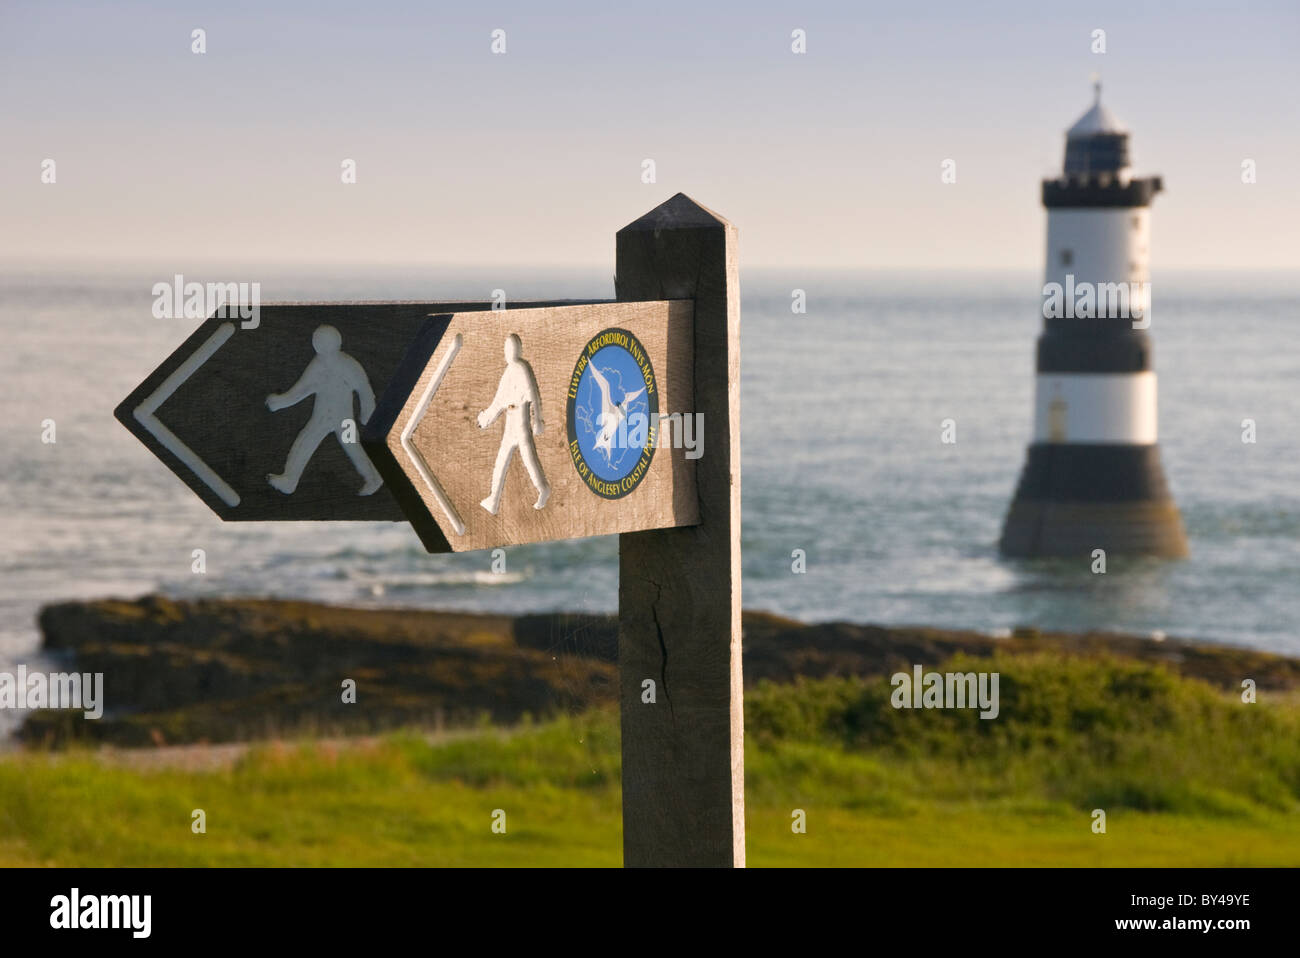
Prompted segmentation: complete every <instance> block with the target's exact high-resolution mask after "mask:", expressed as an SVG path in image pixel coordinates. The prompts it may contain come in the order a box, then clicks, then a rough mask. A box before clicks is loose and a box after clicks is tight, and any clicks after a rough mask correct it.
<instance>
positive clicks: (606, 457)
mask: <svg viewBox="0 0 1300 958" xmlns="http://www.w3.org/2000/svg"><path fill="white" fill-rule="evenodd" d="M658 420H659V384H658V381H657V380H656V379H655V373H654V368H653V367H652V366H651V365H650V356H649V354H648V353H647V352H646V351H645V347H643V346H642V345H641V343H640V341H639V340H638V339H637V338H636V337H635V336H633V335H632V334H631V333H629V332H628V331H627V330H626V329H605V330H602V331H601V332H599V333H597V334H596V335H595V336H593V337H592V338H591V341H590V342H589V343H587V345H586V346H585V347H584V348H583V350H582V353H581V355H579V356H578V364H577V365H576V366H574V368H573V377H572V378H571V379H570V380H569V410H568V421H569V454H570V455H571V456H572V457H573V465H574V468H575V469H577V470H578V475H580V476H581V477H582V481H583V482H585V483H586V484H587V488H588V489H590V490H591V491H592V492H594V493H595V494H596V495H598V496H601V497H603V498H605V499H619V498H621V497H623V496H626V495H627V494H628V493H629V492H631V491H632V490H633V489H635V488H636V487H637V486H638V485H639V484H640V482H641V480H642V479H644V478H645V474H646V472H647V471H649V469H650V460H651V459H653V458H654V454H655V445H656V440H657V439H658V431H659V421H658Z"/></svg>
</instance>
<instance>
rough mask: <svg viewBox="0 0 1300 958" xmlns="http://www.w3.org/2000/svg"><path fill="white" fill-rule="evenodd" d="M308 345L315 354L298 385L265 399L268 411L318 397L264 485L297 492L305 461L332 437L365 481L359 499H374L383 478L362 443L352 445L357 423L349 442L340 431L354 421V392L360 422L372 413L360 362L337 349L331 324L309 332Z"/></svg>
mask: <svg viewBox="0 0 1300 958" xmlns="http://www.w3.org/2000/svg"><path fill="white" fill-rule="evenodd" d="M311 344H312V346H313V347H314V348H315V350H316V355H315V356H314V357H313V358H312V361H311V362H310V363H308V364H307V368H306V369H305V370H303V374H302V376H301V377H299V379H298V381H297V382H296V383H294V384H293V385H292V386H290V387H289V389H288V391H287V392H282V393H272V394H271V395H269V396H267V397H266V407H267V408H268V409H270V410H271V412H278V411H279V410H281V409H286V408H288V407H289V406H292V405H294V404H295V403H299V402H302V400H304V399H306V398H307V397H308V396H315V397H316V398H315V400H314V401H313V403H312V410H311V418H310V419H309V420H307V425H305V426H303V427H302V431H301V432H299V433H298V438H297V439H295V440H294V441H293V446H292V447H291V448H290V449H289V458H288V459H286V460H285V463H284V471H283V472H281V473H279V474H274V473H273V474H271V475H268V476H267V477H266V479H267V482H269V483H270V484H271V485H272V486H274V487H275V488H276V489H278V490H280V491H281V492H283V493H284V494H285V495H286V496H287V495H291V494H292V493H293V491H294V490H295V489H297V488H298V481H299V480H300V479H301V478H302V471H303V470H304V469H306V468H307V463H308V462H309V461H310V460H311V457H312V455H313V454H314V453H315V452H316V450H317V448H318V447H319V446H320V444H321V442H323V441H324V439H325V437H326V436H328V435H329V434H330V433H334V435H335V436H336V437H337V438H338V441H339V445H341V446H342V447H343V451H344V452H345V453H347V456H348V458H349V459H350V460H352V465H353V466H354V467H355V468H356V470H357V472H359V473H360V474H361V478H362V479H364V480H365V483H364V485H362V487H361V490H360V491H359V492H358V493H357V495H359V496H369V495H372V494H373V493H375V492H376V491H378V489H379V487H380V486H382V485H383V484H384V480H383V478H382V477H381V476H380V475H379V470H377V469H376V468H375V466H374V464H373V463H372V462H371V461H370V459H369V458H368V457H367V456H366V454H365V452H364V451H363V450H362V448H361V444H360V443H358V442H357V441H356V435H355V433H356V425H355V424H353V430H352V431H353V436H352V441H350V442H349V441H347V440H345V439H344V437H343V429H344V422H345V421H348V420H351V419H352V396H353V394H354V393H355V394H356V397H357V399H358V400H359V401H360V403H361V418H360V422H362V423H364V422H366V420H368V419H369V418H370V415H371V413H373V412H374V411H375V391H374V390H373V389H371V388H370V380H369V378H368V377H367V376H366V371H365V369H363V368H362V366H361V364H360V363H359V362H357V361H356V360H355V359H353V358H352V357H351V356H349V355H348V354H347V353H345V352H343V350H342V349H341V348H340V347H341V346H342V345H343V337H342V336H340V335H339V331H338V330H337V329H335V328H334V327H333V326H317V327H316V331H315V332H314V333H312V334H311Z"/></svg>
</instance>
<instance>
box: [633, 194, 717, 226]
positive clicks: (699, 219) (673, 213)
mask: <svg viewBox="0 0 1300 958" xmlns="http://www.w3.org/2000/svg"><path fill="white" fill-rule="evenodd" d="M717 226H723V227H729V226H731V223H729V222H728V221H727V220H726V219H724V218H723V217H721V216H719V215H718V214H717V213H715V212H713V210H711V209H708V208H707V207H704V206H701V205H700V204H699V203H697V202H695V201H694V200H693V199H691V198H690V197H689V196H687V195H686V194H685V193H678V194H676V195H675V196H672V197H670V198H669V199H667V200H665V201H664V202H662V203H660V204H659V205H658V206H656V207H655V208H654V209H652V210H651V211H650V212H649V213H646V214H645V215H644V216H642V217H640V218H639V219H636V220H633V221H632V222H631V223H628V224H627V226H624V227H623V228H622V229H621V230H619V232H620V233H629V232H644V231H649V230H662V229H679V230H680V229H707V228H709V227H717Z"/></svg>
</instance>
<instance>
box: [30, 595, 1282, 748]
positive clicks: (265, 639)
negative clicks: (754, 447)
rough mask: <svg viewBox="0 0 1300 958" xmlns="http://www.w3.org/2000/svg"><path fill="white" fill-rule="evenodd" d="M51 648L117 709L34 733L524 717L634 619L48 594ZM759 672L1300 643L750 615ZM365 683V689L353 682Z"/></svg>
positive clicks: (1263, 661) (177, 732) (1254, 662)
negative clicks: (345, 687) (345, 688)
mask: <svg viewBox="0 0 1300 958" xmlns="http://www.w3.org/2000/svg"><path fill="white" fill-rule="evenodd" d="M40 626H41V630H42V633H43V634H44V638H45V648H46V650H47V651H49V652H51V653H54V654H56V655H57V656H58V657H60V658H61V659H63V660H65V661H66V662H67V664H66V665H64V666H62V667H63V668H66V669H69V670H71V669H75V670H76V671H79V672H103V673H104V677H105V678H104V683H105V704H106V712H105V715H104V717H103V718H102V719H100V720H98V721H86V720H84V719H83V718H82V717H81V713H79V712H53V711H48V712H37V713H34V714H33V715H32V716H31V717H30V718H29V719H28V720H27V722H26V723H25V724H24V726H23V728H22V730H21V732H20V736H21V738H22V739H24V740H25V741H27V742H32V743H46V744H52V745H54V744H63V743H66V742H68V741H72V740H80V741H90V742H112V743H115V744H118V745H148V744H164V743H165V744H177V743H183V742H195V741H209V742H222V741H237V740H243V739H252V738H262V737H268V736H286V735H295V734H302V733H312V734H321V735H324V734H330V735H334V734H360V733H368V732H375V731H380V730H383V729H390V728H395V727H401V726H420V727H426V728H428V727H441V726H456V725H467V724H472V723H475V722H479V721H484V720H488V721H491V722H494V723H499V724H513V723H516V722H519V721H521V720H523V719H524V718H525V717H526V716H531V717H534V718H545V717H547V716H550V715H554V714H557V713H562V712H573V711H580V710H583V709H586V708H590V707H592V706H596V705H602V704H610V703H613V702H614V700H615V697H616V695H617V689H618V676H617V653H618V632H617V622H616V620H615V619H614V618H613V617H612V616H593V615H579V614H563V613H556V614H544V615H524V616H518V617H513V616H505V615H481V614H470V613H456V612H429V611H420V610H408V609H355V608H343V607H336V606H327V605H320V604H316V603H310V602H295V601H280V600H270V599H198V600H192V601H174V600H171V599H166V598H162V597H158V596H148V597H145V598H143V599H139V600H134V601H120V600H102V601H94V602H68V603H60V604H57V605H51V606H47V607H46V608H45V609H43V610H42V611H41V615H40ZM744 632H745V634H744V644H745V682H746V685H747V686H750V685H753V684H755V683H757V682H760V681H764V680H766V681H771V682H790V681H793V680H794V679H795V678H797V677H799V676H808V677H813V678H822V677H827V676H870V675H888V674H892V673H893V672H896V671H904V670H910V669H911V667H912V666H913V665H914V664H922V665H926V666H934V665H938V664H939V663H941V662H942V661H944V660H945V659H947V658H949V657H950V656H952V655H954V654H956V653H965V654H967V655H974V656H986V655H989V654H990V653H991V652H992V651H993V650H994V649H1004V650H1007V651H1010V652H1013V653H1021V652H1024V653H1033V652H1046V651H1051V652H1054V653H1056V654H1068V655H1084V656H1099V655H1114V656H1123V657H1128V658H1136V659H1141V660H1144V661H1153V662H1162V663H1165V664H1166V665H1167V666H1169V667H1170V668H1172V669H1174V670H1176V671H1178V672H1180V673H1182V674H1184V675H1188V676H1192V677H1195V678H1199V679H1202V680H1204V681H1207V682H1209V683H1211V684H1213V685H1217V686H1219V687H1221V688H1225V689H1227V688H1231V689H1236V688H1239V687H1240V683H1241V680H1242V679H1243V678H1251V679H1254V680H1255V682H1256V684H1257V685H1258V687H1259V688H1260V689H1263V690H1268V689H1291V688H1296V687H1298V686H1300V660H1296V659H1288V658H1284V657H1282V656H1276V655H1270V654H1268V653H1264V652H1255V651H1251V650H1246V649H1237V648H1230V647H1225V646H1215V645H1208V644H1201V643H1192V642H1185V641H1180V640H1175V639H1169V640H1165V641H1162V642H1155V641H1152V640H1151V639H1149V638H1146V637H1141V636H1123V635H1102V634H1084V635H1071V634H1054V633H1046V632H1044V633H1039V632H1037V631H1026V632H1025V633H1023V635H1018V637H1015V638H1009V639H994V638H990V637H989V636H986V635H982V634H980V633H976V632H962V631H950V630H942V629H928V628H914V627H888V628H886V627H881V626H871V625H853V624H850V623H844V622H830V623H820V624H806V623H802V622H796V621H794V620H791V619H785V618H781V617H779V616H774V615H769V614H766V613H762V612H747V613H745V616H744ZM345 679H352V680H354V681H355V682H356V686H357V695H356V703H355V704H344V703H343V701H342V683H343V681H344V680H345Z"/></svg>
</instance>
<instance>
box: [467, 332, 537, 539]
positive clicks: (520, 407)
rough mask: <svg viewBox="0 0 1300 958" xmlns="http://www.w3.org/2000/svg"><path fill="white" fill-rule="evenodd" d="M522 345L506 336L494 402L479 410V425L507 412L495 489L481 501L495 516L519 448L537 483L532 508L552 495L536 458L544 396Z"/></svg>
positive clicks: (494, 479) (493, 479)
mask: <svg viewBox="0 0 1300 958" xmlns="http://www.w3.org/2000/svg"><path fill="white" fill-rule="evenodd" d="M522 349H523V344H522V343H521V342H520V341H519V337H518V336H516V335H515V334H514V333H511V334H510V335H509V336H507V337H506V347H505V354H506V371H505V372H504V373H502V374H501V383H500V385H498V386H497V393H496V395H495V396H494V397H493V398H492V404H491V405H490V406H488V408H487V409H484V410H483V411H482V412H481V413H479V414H478V427H479V428H480V429H486V428H487V427H488V426H490V425H492V423H494V422H496V420H497V417H498V416H500V415H501V414H502V413H503V412H504V413H505V414H506V428H505V432H504V433H503V434H502V436H501V451H500V452H498V453H497V461H496V465H494V466H493V467H492V492H491V493H490V494H489V495H488V497H487V498H486V499H484V500H483V501H482V502H480V503H479V505H481V506H482V507H483V508H484V509H486V510H487V511H488V512H490V513H491V514H492V515H494V516H495V515H496V514H497V510H498V509H500V508H501V493H502V491H503V490H504V489H505V485H506V470H507V469H509V468H510V460H511V458H513V456H514V454H515V450H516V449H518V450H519V456H520V458H521V459H523V461H524V468H525V469H526V470H528V478H529V479H531V480H532V481H533V485H534V486H536V487H537V502H535V503H534V504H533V508H534V509H541V508H542V507H543V506H545V505H546V500H547V499H549V498H550V497H551V486H550V484H549V483H548V482H547V481H546V476H544V475H543V474H542V464H541V463H540V462H539V461H538V459H537V446H536V445H535V444H534V443H533V437H534V436H540V435H541V434H542V429H543V428H544V426H543V423H542V397H541V394H540V393H538V391H537V380H536V379H535V378H533V369H532V367H531V366H529V365H528V363H527V362H525V361H524V360H523V359H521V358H520V352H521V351H522ZM530 425H531V427H532V429H531V431H530V430H529V426H530Z"/></svg>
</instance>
